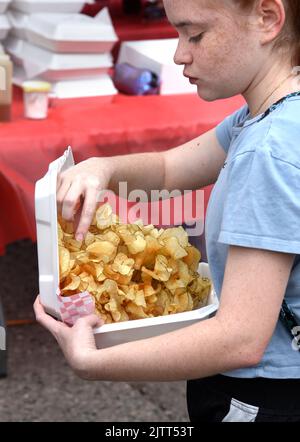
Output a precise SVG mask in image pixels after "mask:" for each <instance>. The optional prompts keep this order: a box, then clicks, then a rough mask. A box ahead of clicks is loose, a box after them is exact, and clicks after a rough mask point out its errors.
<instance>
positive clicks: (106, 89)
mask: <svg viewBox="0 0 300 442" xmlns="http://www.w3.org/2000/svg"><path fill="white" fill-rule="evenodd" d="M26 80H27V76H26V73H25V71H24V68H22V66H15V67H14V73H13V83H14V84H15V85H17V86H20V87H21V86H22V84H23V82H24V81H26ZM36 80H42V79H41V78H38V77H37V78H36ZM51 86H52V87H51V92H50V94H49V97H50V98H81V97H109V96H113V95H116V94H117V93H118V91H117V89H116V88H115V86H114V83H113V81H112V79H111V77H110V76H109V75H107V74H102V75H98V76H97V77H95V78H86V79H81V80H62V81H54V82H51Z"/></svg>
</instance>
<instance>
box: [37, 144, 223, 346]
mask: <svg viewBox="0 0 300 442" xmlns="http://www.w3.org/2000/svg"><path fill="white" fill-rule="evenodd" d="M73 165H74V159H73V154H72V149H71V148H70V147H69V148H68V150H67V151H65V153H64V155H63V156H62V157H60V158H58V159H57V160H56V161H54V162H53V163H51V164H50V165H49V169H48V172H47V173H46V175H45V176H44V177H43V178H42V179H40V180H39V181H38V182H37V183H36V187H35V216H36V228H37V250H38V265H39V290H40V296H41V302H42V304H43V306H44V307H45V309H46V311H47V312H48V313H50V314H52V315H54V316H56V317H57V318H60V313H59V306H58V301H57V296H56V293H57V290H58V288H59V258H58V238H57V206H56V183H57V175H58V174H59V173H60V172H63V171H65V170H67V169H68V168H69V167H71V166H73ZM199 273H200V275H201V276H204V277H209V278H210V272H209V268H208V265H207V264H205V263H201V264H200V265H199ZM217 308H218V299H217V297H216V294H215V292H214V290H213V289H212V291H211V293H210V296H209V299H208V304H207V305H206V306H205V307H202V308H199V309H196V310H193V311H191V312H185V313H177V314H174V315H169V316H160V317H156V318H147V319H139V320H133V321H126V322H121V323H113V324H105V325H103V326H102V327H100V328H99V329H95V330H94V333H95V337H96V342H97V339H99V340H100V343H101V344H100V345H101V347H105V346H110V345H115V344H119V343H121V342H126V341H130V340H131V341H134V340H137V339H142V338H146V337H150V336H154V335H156V334H161V333H163V332H168V331H171V330H174V329H176V328H179V327H182V326H187V325H191V324H192V323H194V322H198V321H199V320H201V319H205V318H208V317H209V316H210V315H212V314H213V313H215V312H216V310H217Z"/></svg>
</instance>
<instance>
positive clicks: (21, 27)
mask: <svg viewBox="0 0 300 442" xmlns="http://www.w3.org/2000/svg"><path fill="white" fill-rule="evenodd" d="M6 15H7V17H8V20H9V21H10V23H11V26H12V30H13V33H14V34H15V35H17V36H18V37H20V38H25V37H26V34H25V32H26V26H27V22H28V19H29V17H30V16H29V15H28V14H23V13H22V12H20V11H17V10H15V9H9V10H8V11H7V13H6Z"/></svg>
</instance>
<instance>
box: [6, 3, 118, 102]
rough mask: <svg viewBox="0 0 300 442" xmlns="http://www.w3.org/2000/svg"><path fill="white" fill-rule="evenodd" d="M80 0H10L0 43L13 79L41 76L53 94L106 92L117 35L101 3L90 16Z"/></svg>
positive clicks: (111, 87) (111, 91)
mask: <svg viewBox="0 0 300 442" xmlns="http://www.w3.org/2000/svg"><path fill="white" fill-rule="evenodd" d="M0 2H1V0H0ZM84 3H86V2H85V1H82V0H12V1H11V4H10V8H9V10H8V11H7V16H8V19H9V21H10V24H11V31H10V33H9V36H8V37H7V39H6V40H5V42H4V46H5V49H6V51H7V52H8V53H9V54H10V56H11V57H12V59H13V61H14V65H15V66H14V83H15V84H19V85H21V84H22V83H23V82H24V81H26V80H46V81H49V82H50V83H51V84H52V95H53V96H56V97H59V98H72V97H82V96H100V95H105V96H112V95H115V94H116V93H117V91H116V89H115V87H114V85H113V82H112V80H111V78H110V76H109V71H110V69H111V68H112V66H113V58H112V55H111V51H112V49H113V46H114V44H115V43H116V41H117V40H118V38H117V36H116V33H115V31H114V28H113V24H112V21H111V18H110V16H109V12H108V9H107V8H104V9H102V11H100V12H99V14H98V15H97V16H96V17H94V18H92V17H88V16H85V15H83V14H80V13H79V12H80V10H81V9H82V7H83V5H84Z"/></svg>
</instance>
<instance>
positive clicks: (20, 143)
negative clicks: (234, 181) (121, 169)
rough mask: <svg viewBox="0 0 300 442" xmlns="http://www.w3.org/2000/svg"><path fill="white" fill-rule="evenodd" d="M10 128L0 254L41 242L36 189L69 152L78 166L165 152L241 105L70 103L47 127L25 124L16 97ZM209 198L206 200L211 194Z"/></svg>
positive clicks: (164, 99)
mask: <svg viewBox="0 0 300 442" xmlns="http://www.w3.org/2000/svg"><path fill="white" fill-rule="evenodd" d="M14 92H15V93H14V95H15V97H14V103H13V121H12V122H10V123H0V140H1V143H0V195H1V205H0V211H1V214H0V253H3V252H4V250H5V245H6V244H9V243H10V242H13V241H16V240H19V239H22V238H31V239H32V240H33V241H34V240H35V239H36V232H35V220H34V185H35V182H36V181H37V180H38V179H40V178H41V177H42V176H43V175H44V174H45V173H46V171H47V169H48V165H49V163H50V162H52V161H53V160H55V159H56V158H58V157H59V156H61V155H62V153H63V152H64V150H65V148H66V147H67V146H68V145H71V146H72V148H73V153H74V157H75V160H76V162H80V161H82V160H84V159H86V158H89V157H91V156H101V155H102V156H110V155H122V154H128V153H133V152H151V151H161V150H165V149H168V148H171V147H174V146H178V145H180V144H182V143H184V142H186V141H187V140H189V139H192V138H194V137H196V136H198V135H200V134H202V133H203V132H205V131H207V130H209V129H210V128H212V127H213V126H215V125H216V124H217V123H218V122H220V121H221V120H222V119H223V118H224V117H225V116H226V115H228V114H230V113H231V112H233V111H234V110H235V109H237V108H238V107H239V106H241V105H242V104H243V99H242V98H241V97H235V98H233V99H230V100H221V101H218V102H215V103H205V102H203V101H202V100H201V99H199V98H198V97H197V96H196V95H181V96H152V97H127V96H122V95H117V96H115V97H113V98H88V99H72V100H62V101H58V102H55V103H54V104H53V107H51V108H50V110H49V117H48V119H47V120H42V121H32V120H25V119H24V118H23V105H22V97H21V94H20V92H19V90H18V89H16V90H15V91H14ZM206 196H207V197H208V194H206Z"/></svg>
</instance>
